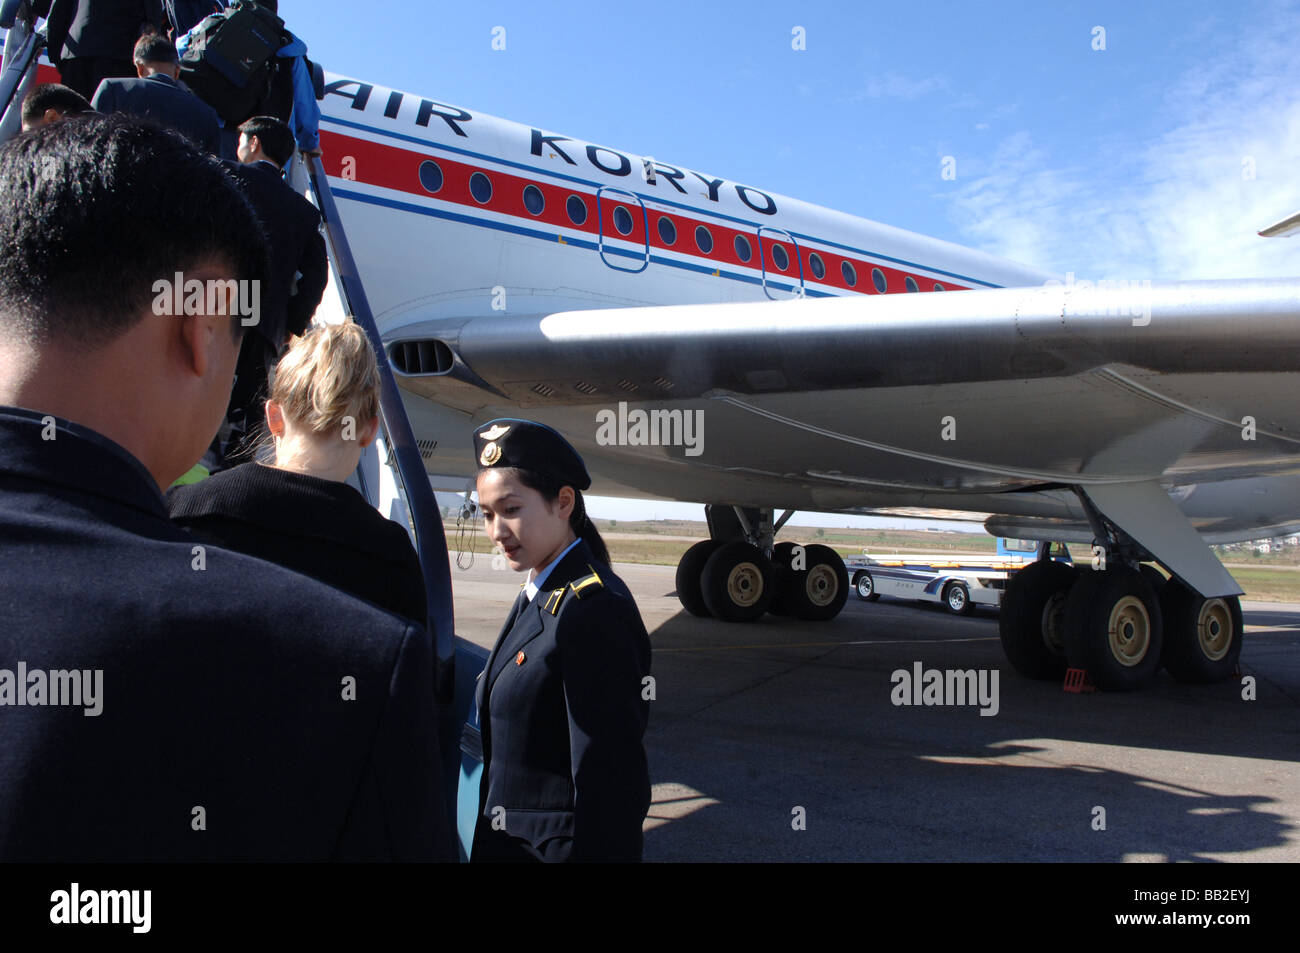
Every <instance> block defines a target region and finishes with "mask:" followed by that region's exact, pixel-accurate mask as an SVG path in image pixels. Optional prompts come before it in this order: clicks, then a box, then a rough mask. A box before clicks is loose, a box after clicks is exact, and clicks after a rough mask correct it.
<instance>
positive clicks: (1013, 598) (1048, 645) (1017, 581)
mask: <svg viewBox="0 0 1300 953" xmlns="http://www.w3.org/2000/svg"><path fill="white" fill-rule="evenodd" d="M1077 576H1078V572H1077V570H1075V568H1074V567H1073V566H1069V565H1067V564H1065V563H1061V562H1054V561H1053V562H1036V563H1032V564H1031V565H1029V566H1026V567H1025V568H1024V569H1021V570H1019V571H1018V572H1016V573H1014V574H1013V575H1012V576H1011V578H1010V579H1009V580H1008V581H1007V590H1006V592H1005V593H1004V594H1003V596H1002V609H1001V612H1000V613H999V614H998V634H999V636H1000V637H1001V639H1002V651H1003V652H1004V653H1005V654H1006V657H1007V661H1008V662H1010V663H1011V667H1012V668H1014V669H1015V670H1016V671H1017V672H1019V673H1020V674H1021V675H1023V676H1025V677H1026V678H1038V679H1045V680H1051V681H1060V680H1061V679H1062V678H1064V677H1065V668H1066V664H1065V640H1064V633H1063V631H1062V625H1063V622H1062V612H1063V610H1064V609H1065V600H1066V598H1067V597H1068V596H1069V593H1070V587H1071V586H1073V585H1074V582H1075V578H1076V577H1077Z"/></svg>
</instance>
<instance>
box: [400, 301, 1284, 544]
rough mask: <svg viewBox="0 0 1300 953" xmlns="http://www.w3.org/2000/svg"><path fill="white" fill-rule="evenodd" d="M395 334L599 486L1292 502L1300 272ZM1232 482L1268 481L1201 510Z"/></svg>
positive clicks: (799, 500)
mask: <svg viewBox="0 0 1300 953" xmlns="http://www.w3.org/2000/svg"><path fill="white" fill-rule="evenodd" d="M389 349H390V354H391V355H392V357H393V361H394V365H395V367H396V368H397V370H398V373H399V378H400V380H401V382H402V386H403V388H404V389H406V390H407V391H408V392H409V393H410V394H412V395H419V396H420V397H424V398H427V399H428V400H430V401H433V402H436V403H438V404H439V405H442V406H445V407H451V408H455V409H456V410H458V411H459V412H461V413H462V414H467V415H469V416H470V417H471V418H472V419H473V420H474V421H482V420H486V419H490V418H491V417H493V416H498V415H524V416H530V417H533V418H535V419H539V420H543V421H545V422H548V423H551V424H552V425H554V426H556V427H559V428H561V429H562V430H563V432H564V433H566V434H567V435H568V436H569V437H570V439H572V440H573V441H574V443H575V444H576V445H577V446H578V449H579V450H580V452H581V453H582V454H583V456H584V458H585V459H586V460H587V462H588V465H589V468H590V469H591V471H592V474H593V478H594V480H595V486H594V489H593V491H594V492H597V493H607V494H612V495H622V496H643V497H653V498H666V499H678V500H695V501H701V502H705V501H719V502H723V501H725V502H728V503H733V504H739V505H746V506H760V507H789V508H795V509H809V510H819V511H837V510H842V511H861V510H865V509H871V508H881V507H898V506H922V507H933V508H939V509H947V510H966V511H977V512H981V513H991V514H1002V515H1015V516H1030V517H1040V518H1055V519H1070V520H1073V521H1075V523H1079V524H1082V525H1086V523H1083V521H1084V520H1085V519H1086V513H1085V512H1084V511H1083V510H1082V509H1080V507H1079V504H1078V501H1077V498H1076V495H1075V493H1074V492H1073V491H1072V490H1071V487H1075V486H1081V487H1084V488H1092V489H1093V491H1094V492H1095V493H1096V494H1097V495H1099V496H1100V495H1101V494H1102V493H1110V494H1112V495H1113V494H1114V490H1108V489H1107V488H1108V487H1126V486H1127V487H1134V486H1141V485H1145V484H1148V483H1151V482H1156V483H1159V484H1160V485H1162V486H1164V487H1166V488H1168V487H1177V486H1182V487H1185V488H1187V487H1191V488H1194V492H1190V493H1189V492H1187V491H1186V490H1184V492H1183V494H1182V499H1179V500H1177V502H1180V503H1182V504H1183V512H1184V513H1185V514H1186V515H1187V516H1188V517H1189V519H1191V521H1192V525H1193V526H1194V527H1196V528H1197V529H1201V530H1203V531H1214V532H1215V533H1216V534H1217V535H1218V537H1219V538H1227V537H1228V536H1230V535H1231V532H1232V531H1234V530H1236V531H1240V532H1242V533H1246V534H1247V536H1246V537H1242V538H1248V537H1249V536H1260V535H1264V534H1263V533H1262V532H1261V531H1260V527H1262V526H1271V525H1278V524H1281V523H1285V522H1288V521H1294V519H1295V518H1296V515H1297V514H1300V500H1297V499H1296V498H1295V497H1296V495H1297V492H1296V488H1295V485H1296V483H1297V481H1295V480H1294V479H1292V477H1293V476H1294V474H1296V473H1297V472H1298V471H1300V402H1298V401H1297V400H1296V397H1297V393H1296V380H1297V378H1296V376H1295V372H1296V368H1297V367H1300V280H1293V279H1288V280H1250V281H1213V282H1185V283H1176V284H1174V283H1171V284H1154V285H1149V284H1148V283H1142V284H1141V285H1139V284H1137V283H1134V284H1132V285H1130V286H1128V287H1105V288H1098V287H1095V286H1094V287H1086V286H1080V285H1075V286H1073V287H1070V286H1059V287H1036V288H1020V289H998V290H988V291H967V292H957V293H948V294H924V295H887V296H873V297H855V298H834V299H820V300H793V301H784V302H763V303H742V304H708V305H682V306H671V307H644V308H622V309H597V310H589V311H570V312H564V313H557V314H549V315H536V314H527V315H518V316H512V315H508V314H507V315H502V314H493V315H490V316H479V317H473V318H467V319H463V320H455V321H439V322H432V323H426V324H417V325H412V326H406V327H404V328H402V329H401V331H400V333H398V334H396V335H394V336H393V337H391V338H390V344H389ZM408 402H409V401H408ZM638 412H641V413H643V414H644V415H645V422H644V425H643V426H640V427H639V428H638V425H637V423H638V420H639V419H641V418H640V417H639V416H638ZM656 412H658V416H657V417H656V416H655V413H656ZM677 412H680V414H678V413H677ZM417 416H418V414H417ZM611 425H612V426H611ZM688 426H690V427H692V428H693V429H692V430H690V431H688V430H687V427H688ZM674 428H676V429H674ZM440 454H449V456H447V457H441V458H436V459H431V460H428V461H426V462H427V465H428V468H429V470H430V472H436V473H452V472H465V471H466V469H467V467H468V469H469V470H472V469H473V462H472V461H470V460H469V459H468V444H467V445H466V448H465V450H464V451H461V450H460V448H458V447H455V446H447V447H445V448H443V449H441V450H440V451H438V452H436V453H435V457H439V456H440ZM1280 476H1285V477H1287V479H1286V480H1285V481H1282V482H1279V481H1278V480H1277V479H1276V478H1278V477H1280ZM1227 481H1232V482H1233V484H1234V492H1240V489H1241V486H1242V485H1243V484H1242V483H1241V482H1240V481H1255V484H1253V485H1252V486H1253V487H1254V488H1256V489H1260V488H1262V489H1264V490H1265V491H1266V492H1265V493H1264V495H1263V497H1262V498H1257V499H1253V500H1247V501H1246V502H1247V503H1248V504H1250V505H1249V506H1248V507H1247V508H1246V509H1244V510H1242V511H1241V512H1240V513H1239V514H1232V513H1231V512H1229V511H1225V510H1224V509H1223V501H1222V500H1221V499H1219V500H1216V501H1215V502H1216V505H1215V506H1214V507H1212V508H1207V509H1206V510H1205V515H1204V517H1203V518H1198V516H1197V511H1196V508H1195V507H1194V506H1192V505H1191V504H1192V503H1193V502H1195V501H1196V499H1197V498H1198V497H1199V498H1201V499H1204V500H1205V501H1206V502H1209V501H1210V499H1211V497H1212V496H1213V490H1207V489H1206V488H1205V485H1207V484H1215V483H1223V482H1227ZM1284 490H1285V491H1286V492H1288V493H1289V494H1290V497H1289V498H1282V496H1280V495H1279V494H1281V493H1282V492H1283V491H1284ZM1175 495H1176V496H1177V495H1178V494H1177V493H1176V494H1175ZM1247 495H1248V496H1250V495H1251V494H1249V493H1247ZM1255 496H1256V497H1258V496H1259V495H1258V494H1255ZM1149 502H1150V501H1149V500H1148V502H1147V504H1143V506H1141V507H1136V509H1138V510H1139V511H1140V510H1143V509H1144V508H1145V506H1147V505H1148V504H1149ZM1239 508H1240V507H1239ZM1225 512H1228V515H1226V516H1225Z"/></svg>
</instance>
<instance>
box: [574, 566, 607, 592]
mask: <svg viewBox="0 0 1300 953" xmlns="http://www.w3.org/2000/svg"><path fill="white" fill-rule="evenodd" d="M587 568H588V569H590V570H591V575H590V576H583V577H582V578H581V579H575V580H574V581H573V582H571V583H569V588H570V589H572V590H573V594H574V595H575V596H577V597H578V598H579V599H583V598H586V597H587V596H589V595H591V594H592V593H593V592H595V591H596V590H595V589H592V588H591V587H592V586H595V587H596V589H604V588H605V584H604V583H603V582H601V581H600V576H598V575H596V569H595V567H594V566H592V565H591V563H587ZM584 590H585V591H584Z"/></svg>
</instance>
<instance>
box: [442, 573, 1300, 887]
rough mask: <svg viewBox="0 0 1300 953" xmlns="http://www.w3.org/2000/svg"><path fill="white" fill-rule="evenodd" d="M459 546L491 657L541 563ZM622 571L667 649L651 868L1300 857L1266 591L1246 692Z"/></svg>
mask: <svg viewBox="0 0 1300 953" xmlns="http://www.w3.org/2000/svg"><path fill="white" fill-rule="evenodd" d="M455 558H456V554H455V553H453V554H452V559H453V568H452V581H453V587H454V591H455V599H456V620H457V622H456V628H457V634H458V635H459V636H461V637H462V638H466V639H468V640H470V641H472V642H474V643H477V644H478V645H482V646H484V647H488V648H490V647H491V646H492V644H493V643H494V641H495V640H496V637H497V633H498V630H499V628H500V625H501V623H502V622H503V621H504V619H505V616H506V614H507V613H508V612H509V609H510V606H511V604H512V602H513V601H514V598H515V594H516V593H517V592H518V586H519V583H520V582H522V576H521V575H519V574H516V573H514V572H511V571H509V570H508V569H505V570H494V569H493V568H492V561H491V559H490V558H485V557H483V556H479V557H477V558H476V559H475V561H474V564H473V566H472V567H471V568H470V569H469V570H467V571H463V570H460V569H458V568H456V565H455ZM614 569H615V571H616V572H617V573H618V574H619V575H620V576H621V577H622V578H623V580H624V581H625V582H626V583H627V584H628V586H629V588H630V589H631V591H632V593H633V595H634V596H635V597H636V600H637V604H638V606H639V607H640V609H641V614H642V617H643V619H644V620H645V623H646V628H647V630H648V631H649V632H650V639H651V644H652V646H653V649H654V656H653V663H652V672H653V675H654V678H655V699H654V701H653V702H652V704H651V710H650V723H649V728H648V730H647V732H646V738H645V743H646V751H647V756H648V758H649V762H650V774H651V780H652V783H653V798H654V803H653V804H652V805H651V808H650V814H649V817H648V818H647V819H646V825H645V831H646V835H645V859H646V860H647V861H1291V862H1295V861H1298V860H1300V836H1298V834H1300V771H1297V770H1296V760H1297V757H1300V651H1298V650H1300V605H1294V604H1272V603H1250V602H1247V603H1244V605H1243V608H1244V611H1245V621H1246V640H1245V643H1244V646H1243V649H1242V656H1241V670H1242V673H1243V675H1244V676H1247V677H1249V678H1248V680H1247V681H1246V682H1239V681H1237V680H1235V679H1232V680H1229V681H1228V682H1225V683H1222V684H1219V685H1184V684H1180V683H1178V682H1175V681H1174V680H1173V679H1172V678H1170V676H1169V675H1168V674H1167V673H1165V672H1163V671H1162V672H1160V673H1159V674H1158V675H1157V676H1156V678H1155V679H1154V680H1153V681H1152V682H1151V683H1150V684H1148V685H1147V686H1146V687H1145V688H1143V689H1142V690H1140V691H1137V692H1132V693H1102V692H1097V693H1090V694H1089V693H1084V694H1072V693H1069V692H1066V691H1063V690H1062V686H1061V685H1060V684H1057V683H1048V682H1039V681H1031V680H1028V679H1025V678H1022V677H1021V676H1019V675H1018V674H1017V673H1016V672H1015V671H1014V669H1012V668H1011V667H1010V665H1009V664H1008V663H1007V662H1006V660H1005V658H1004V657H1003V655H1002V650H1001V645H1000V644H999V640H998V624H997V615H996V613H995V612H991V611H988V610H983V609H981V610H979V611H977V613H976V614H974V615H971V616H967V617H958V616H953V615H950V614H948V613H946V612H945V611H944V610H943V609H941V608H938V607H931V606H924V605H920V604H916V603H908V602H901V601H892V600H890V599H889V598H887V597H886V598H882V599H881V600H880V601H878V602H863V601H861V600H859V599H858V598H857V596H856V595H850V597H849V601H848V603H847V604H846V606H845V608H844V611H843V612H841V613H840V615H839V616H838V617H837V618H835V619H834V620H832V621H830V622H801V621H797V620H791V619H787V618H778V617H775V616H772V615H766V616H764V617H763V618H762V619H761V620H760V621H758V622H756V623H751V624H733V623H725V622H719V621H717V620H714V619H699V618H696V617H694V616H691V615H689V614H688V613H686V612H685V611H684V610H683V609H682V608H681V606H680V604H679V603H678V601H677V599H676V596H675V595H674V588H675V584H674V569H673V568H672V567H668V566H649V565H633V564H622V563H619V564H616V565H615V566H614ZM918 664H919V668H918ZM929 669H937V670H939V671H940V672H941V673H944V675H945V684H949V683H951V684H952V685H953V686H954V687H955V686H956V683H957V681H959V679H954V678H951V677H947V672H948V671H949V670H951V671H953V672H958V671H969V672H973V673H974V675H973V676H971V679H972V681H971V683H970V684H974V683H975V678H976V677H980V673H982V678H983V687H984V688H985V690H986V698H988V697H990V696H992V697H994V698H995V699H996V706H995V705H993V704H987V703H986V704H980V701H979V699H978V698H973V697H968V698H966V699H964V701H965V703H964V704H957V703H955V702H960V701H963V699H961V698H960V697H959V696H957V695H956V694H955V693H954V694H951V695H948V696H947V697H946V698H945V699H944V700H945V701H948V702H954V703H952V704H926V703H925V701H926V699H925V697H923V695H922V693H921V692H920V691H919V690H917V689H914V688H913V687H912V686H910V685H904V681H905V680H904V678H903V675H906V676H907V679H908V680H910V679H911V678H912V676H913V675H915V674H918V673H923V672H925V671H926V670H929ZM995 673H996V674H995ZM1250 679H1253V685H1252V683H1251V681H1250ZM925 680H926V677H925V676H924V675H922V678H921V681H923V682H924V681H925ZM963 687H964V683H963ZM995 687H996V693H995V694H994V693H993V691H992V690H993V689H994V688H995ZM905 689H906V690H905ZM1252 689H1253V695H1254V697H1253V698H1250V697H1249V696H1250V695H1251V693H1252ZM973 694H974V693H972V695H973ZM929 700H930V701H931V702H933V701H937V700H939V699H938V698H937V696H935V695H933V694H932V695H931V696H930V698H929ZM903 701H911V702H914V703H913V704H902V703H901V702H903ZM972 702H974V703H972ZM994 708H996V711H995V712H994ZM981 710H984V711H987V712H989V714H981V713H980V712H981Z"/></svg>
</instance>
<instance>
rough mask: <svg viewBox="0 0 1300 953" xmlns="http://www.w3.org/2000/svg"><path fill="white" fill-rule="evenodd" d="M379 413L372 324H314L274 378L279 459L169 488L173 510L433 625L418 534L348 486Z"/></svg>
mask: <svg viewBox="0 0 1300 953" xmlns="http://www.w3.org/2000/svg"><path fill="white" fill-rule="evenodd" d="M378 415H379V369H378V367H377V366H376V363H375V353H374V350H373V349H372V348H371V346H370V341H369V340H368V339H367V338H366V334H365V332H364V331H362V330H361V328H360V327H358V326H357V325H356V324H353V323H351V322H348V323H345V324H334V325H323V326H319V327H313V328H310V329H309V330H308V331H307V333H305V334H304V335H302V337H299V338H295V339H294V340H293V342H292V344H291V345H290V347H289V349H288V350H287V351H286V352H285V354H284V356H283V357H282V358H281V359H280V362H279V364H277V365H276V368H275V371H274V374H273V378H272V383H271V388H270V399H268V400H267V402H266V426H267V430H268V431H269V439H270V441H271V442H273V443H274V446H275V455H274V459H273V461H271V462H268V463H262V462H251V463H244V464H241V465H240V466H237V467H232V468H231V469H229V470H223V471H222V472H220V473H217V474H215V475H213V476H211V477H208V478H207V479H206V480H202V481H200V482H198V483H195V484H192V485H190V486H181V487H176V488H174V489H172V490H171V491H170V492H169V493H168V494H167V504H168V510H169V512H170V515H171V518H172V519H173V520H174V521H175V522H177V523H180V524H181V525H182V526H184V527H186V528H187V529H189V530H190V532H192V533H193V534H194V535H195V536H197V537H200V538H202V539H205V540H207V541H209V542H212V543H214V544H216V545H218V546H222V547H225V548H227V549H233V550H236V551H238V552H242V553H247V554H249V555H251V556H257V557H260V558H262V559H265V560H268V561H270V562H273V563H279V564H280V565H282V566H287V567H288V568H290V569H294V570H296V571H298V572H300V573H304V574H306V575H308V576H313V577H315V578H316V579H320V580H322V581H324V582H327V583H329V584H331V585H333V586H334V587H335V588H338V589H341V590H343V591H345V592H350V593H352V594H353V595H355V596H359V597H361V598H363V599H366V600H368V601H370V602H373V603H375V604H377V605H380V606H382V607H384V608H386V609H389V610H390V611H392V612H396V613H398V614H399V615H403V616H406V617H408V618H411V619H414V620H416V621H417V622H419V623H420V624H421V625H424V624H426V621H427V606H426V600H425V590H424V576H423V574H422V573H421V571H420V561H419V558H418V557H417V556H416V554H415V550H414V548H413V547H412V546H411V540H410V537H409V536H408V535H407V533H406V530H405V529H404V528H403V527H401V526H399V525H398V524H396V523H394V522H392V521H391V520H387V519H384V518H383V517H382V516H380V515H379V513H378V511H376V510H375V509H374V508H373V507H372V506H370V505H369V504H368V503H367V502H366V500H365V497H363V496H362V495H361V494H360V493H358V492H357V491H356V490H354V489H353V488H352V487H350V486H348V485H347V484H346V483H345V482H344V481H345V480H346V479H347V478H348V476H349V475H350V474H351V473H352V472H353V471H354V470H356V468H357V462H358V461H359V460H360V458H361V451H362V450H364V449H365V448H366V447H368V446H369V445H370V444H371V443H372V442H373V441H374V439H375V435H376V433H377V432H378V430H379V416H378ZM209 558H212V557H211V556H209ZM232 598H237V596H235V595H232Z"/></svg>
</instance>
